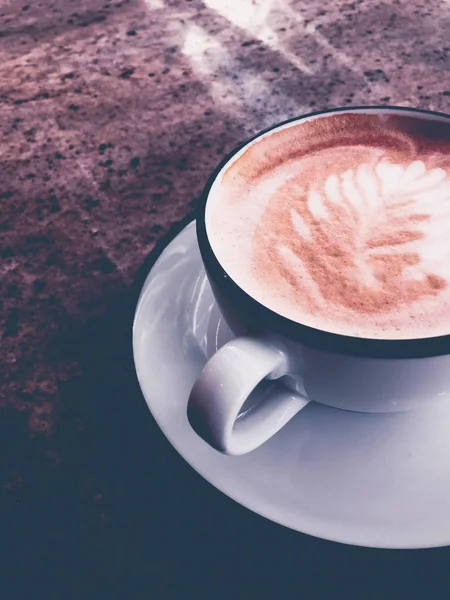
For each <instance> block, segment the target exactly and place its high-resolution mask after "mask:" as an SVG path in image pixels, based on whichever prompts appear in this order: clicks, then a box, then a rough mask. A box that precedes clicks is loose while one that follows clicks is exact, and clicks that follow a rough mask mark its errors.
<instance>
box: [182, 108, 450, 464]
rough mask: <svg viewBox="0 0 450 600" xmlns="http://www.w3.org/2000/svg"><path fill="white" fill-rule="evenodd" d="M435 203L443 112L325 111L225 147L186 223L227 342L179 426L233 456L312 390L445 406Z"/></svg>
mask: <svg viewBox="0 0 450 600" xmlns="http://www.w3.org/2000/svg"><path fill="white" fill-rule="evenodd" d="M446 206H449V207H450V117H449V116H448V115H445V114H442V113H436V112H431V111H423V110H416V109H411V108H403V107H386V106H382V107H354V108H353V107H352V108H342V109H332V110H326V111H321V112H317V113H313V114H309V115H305V116H302V117H299V118H294V119H290V120H288V121H285V122H283V123H281V124H278V125H275V126H273V127H271V128H269V129H266V130H264V131H263V132H260V133H259V134H257V135H256V136H254V137H253V138H251V139H250V140H247V141H246V142H245V143H243V144H241V145H240V146H239V147H238V148H237V149H235V150H234V151H233V152H232V153H231V154H229V155H228V156H227V157H226V158H225V159H224V161H222V163H221V164H220V165H219V166H218V167H217V169H216V170H215V171H214V173H213V174H212V176H211V177H210V179H209V181H208V182H207V185H206V187H205V189H204V192H203V198H202V203H201V207H200V209H199V212H198V217H197V223H196V225H197V237H198V244H199V248H200V253H201V256H202V260H203V263H204V267H205V271H206V274H207V277H208V280H209V283H210V285H211V288H212V291H213V294H214V297H215V299H216V301H217V304H218V307H219V309H220V311H221V313H222V316H223V318H224V320H225V321H226V323H227V324H228V326H229V327H230V329H231V330H232V332H233V333H234V335H235V336H236V338H235V339H233V340H232V341H230V342H229V343H227V344H225V346H223V347H222V348H220V349H219V350H218V351H217V352H216V353H215V354H214V355H213V356H212V358H210V359H209V361H208V362H207V364H206V365H205V367H204V369H203V371H202V373H201V374H200V376H199V378H198V379H197V381H196V382H195V384H194V386H193V388H192V391H191V393H190V397H189V402H188V419H189V422H190V423H191V426H192V427H193V429H194V430H195V431H196V432H197V433H198V434H199V435H200V436H201V437H202V438H203V439H204V440H205V441H206V442H207V443H209V444H210V445H211V446H212V447H214V448H215V449H217V450H219V451H220V452H223V453H225V454H231V455H239V454H244V453H246V452H249V451H252V450H254V449H255V448H257V447H258V446H260V445H261V444H262V443H264V442H265V441H267V440H268V439H269V438H270V437H271V436H273V435H274V434H275V433H276V432H277V431H279V430H280V429H281V428H282V427H283V426H284V425H286V423H287V422H288V421H289V420H290V419H292V417H294V415H296V414H297V413H298V412H299V411H300V410H301V409H302V408H304V407H305V406H306V405H307V404H308V403H309V402H311V401H313V402H318V403H321V404H324V405H327V406H330V407H333V408H336V409H343V410H350V411H358V412H368V413H379V412H394V411H405V410H411V409H416V408H425V407H426V406H427V405H429V404H431V403H436V402H440V401H445V400H446V396H447V395H448V394H449V393H450V235H448V234H450V211H449V210H447V208H446ZM447 232H448V233H447ZM447 253H448V257H447ZM446 317H447V318H446ZM271 380H277V382H276V383H277V384H276V385H274V386H272V387H271V391H270V393H264V394H261V398H263V399H262V401H261V402H260V403H259V404H258V403H256V405H255V403H254V401H253V399H254V398H255V397H257V395H258V392H259V390H260V389H261V387H263V386H264V385H265V384H266V383H267V381H271ZM249 404H251V405H252V406H251V408H250V409H248V410H247V408H246V407H247V406H248V405H249ZM298 418H301V415H299V416H298Z"/></svg>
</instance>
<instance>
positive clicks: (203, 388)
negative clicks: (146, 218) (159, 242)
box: [188, 107, 450, 454]
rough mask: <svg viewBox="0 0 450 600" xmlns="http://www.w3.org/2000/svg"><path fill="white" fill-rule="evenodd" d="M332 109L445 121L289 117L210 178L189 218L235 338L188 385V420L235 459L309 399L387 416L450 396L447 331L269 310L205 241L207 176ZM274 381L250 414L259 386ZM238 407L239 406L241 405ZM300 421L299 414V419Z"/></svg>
mask: <svg viewBox="0 0 450 600" xmlns="http://www.w3.org/2000/svg"><path fill="white" fill-rule="evenodd" d="M336 112H363V113H378V114H380V113H381V114H382V113H384V114H393V113H394V114H405V113H406V114H409V116H413V117H415V118H420V119H424V120H433V121H436V120H437V121H442V120H445V121H447V122H448V120H449V119H450V116H448V115H445V114H442V113H435V112H430V111H421V110H416V109H410V108H401V107H356V108H344V109H333V110H330V111H322V112H320V113H314V114H312V115H305V116H304V117H300V118H297V119H291V120H289V121H286V122H284V123H281V124H279V125H276V126H274V127H272V128H269V129H268V130H265V131H263V132H261V133H259V134H258V135H257V136H255V137H254V138H252V139H251V140H249V141H247V142H245V143H244V144H242V145H241V146H239V147H238V148H237V149H236V150H234V152H232V153H231V154H230V155H229V156H227V157H226V158H225V160H224V161H223V162H222V163H221V164H220V165H219V166H218V168H217V169H216V170H215V172H214V173H213V174H212V176H211V178H210V179H209V181H208V183H207V185H206V187H205V190H204V194H203V202H202V206H201V208H200V211H199V215H198V218H197V236H198V242H199V248H200V252H201V255H202V259H203V262H204V265H205V270H206V273H207V276H208V279H209V282H210V284H211V287H212V290H213V293H214V296H215V298H216V301H217V303H218V305H219V308H220V310H221V312H222V315H223V317H224V319H225V321H226V322H227V324H228V325H229V327H230V328H231V330H232V331H233V333H234V334H235V335H236V336H237V337H236V339H234V340H232V341H230V342H229V343H228V344H226V345H225V346H223V347H222V348H220V350H219V351H218V352H216V354H215V355H214V356H213V357H212V358H211V359H210V360H209V361H208V363H207V364H206V366H205V367H204V369H203V371H202V373H201V375H200V376H199V378H198V379H197V381H196V382H195V384H194V386H193V388H192V391H191V394H190V398H189V402H188V418H189V421H190V423H191V425H192V427H193V428H194V429H195V431H196V432H197V433H198V434H199V435H200V436H201V437H203V439H204V440H205V441H207V442H208V443H209V444H210V445H211V446H213V447H214V448H216V449H217V450H219V451H221V452H224V453H226V454H244V453H246V452H249V451H251V450H253V449H255V448H257V447H258V446H260V445H261V444H262V443H264V442H265V441H266V440H268V439H269V438H270V437H271V436H272V435H274V434H275V433H276V432H277V431H279V429H281V427H283V426H284V425H285V424H286V423H287V422H288V421H289V420H290V419H291V418H292V417H293V416H294V415H295V414H297V413H298V412H299V411H300V410H301V409H302V408H303V407H304V406H306V405H307V404H308V403H309V402H310V401H314V402H319V403H322V404H326V405H327V406H332V407H334V408H339V409H344V410H352V411H359V412H394V411H403V410H409V409H412V408H415V407H419V406H420V407H423V406H425V405H426V404H428V403H435V402H437V401H442V400H444V399H445V397H446V396H447V395H448V394H450V335H444V336H440V337H434V338H426V339H412V340H411V339H408V340H402V339H397V340H382V339H367V338H359V337H349V336H344V335H340V334H335V333H329V332H326V331H319V330H317V329H312V328H310V327H306V326H304V325H302V324H299V323H296V322H293V321H290V320H289V319H287V318H285V317H283V316H281V315H279V314H277V313H275V312H273V311H271V310H270V309H268V308H267V307H265V306H263V305H261V304H259V303H258V302H257V301H256V300H255V299H254V298H252V297H250V296H249V295H248V294H246V293H245V292H244V291H243V290H242V289H241V288H240V287H239V286H238V285H237V284H236V283H235V282H234V281H233V280H232V279H231V277H230V276H229V275H228V273H226V272H225V271H224V269H223V268H222V266H221V265H220V263H219V261H218V260H217V258H216V256H215V255H214V252H213V250H212V248H211V245H210V243H209V240H208V235H207V229H206V223H205V211H206V207H207V203H208V195H209V192H210V189H211V186H212V185H213V183H214V181H215V179H216V178H217V176H218V175H219V173H220V172H221V171H222V169H224V168H225V167H226V166H228V164H229V163H230V161H232V160H238V159H239V153H240V152H242V150H243V149H244V148H246V147H247V146H248V145H249V144H252V142H253V141H255V140H257V139H258V138H259V137H260V136H261V135H263V134H267V133H268V132H271V131H275V130H277V129H278V128H280V127H284V126H286V125H287V124H288V123H291V122H293V121H301V120H302V119H307V118H308V119H311V118H321V119H322V118H327V117H328V116H329V115H331V114H334V113H336ZM266 379H268V380H274V379H277V380H279V385H277V386H274V388H273V390H272V392H271V393H270V394H267V393H266V394H261V397H263V401H262V402H261V403H260V404H257V405H256V406H253V407H252V408H251V409H250V410H245V409H246V407H245V406H244V405H245V403H246V401H247V400H248V398H249V397H250V395H251V393H252V391H253V390H255V388H257V387H258V386H259V384H261V383H262V382H263V381H264V380H266ZM243 407H244V409H243ZM300 418H301V417H300Z"/></svg>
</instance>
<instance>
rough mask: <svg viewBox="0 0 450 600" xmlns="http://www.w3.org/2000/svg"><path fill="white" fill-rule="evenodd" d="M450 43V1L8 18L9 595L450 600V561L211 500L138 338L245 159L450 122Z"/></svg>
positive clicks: (302, 3) (1, 444) (43, 7)
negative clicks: (324, 536) (398, 113)
mask: <svg viewBox="0 0 450 600" xmlns="http://www.w3.org/2000/svg"><path fill="white" fill-rule="evenodd" d="M328 4H330V6H328ZM449 31H450V4H449V3H448V2H447V1H436V2H433V3H431V2H425V1H421V0H412V1H408V0H392V1H386V2H380V1H375V0H355V1H354V2H344V1H342V0H339V1H337V2H334V3H326V2H319V1H318V0H285V1H280V0H265V1H257V0H239V1H238V0H234V1H233V0H203V2H201V1H197V0H195V1H194V0H193V1H188V0H186V1H182V0H121V1H117V2H113V1H111V0H89V1H88V0H76V1H75V0H40V1H38V0H33V1H32V2H31V1H30V2H29V1H28V0H1V1H0V59H1V60H0V105H1V110H0V130H1V137H0V201H1V212H0V245H1V250H0V251H1V256H2V260H1V266H0V269H1V270H0V284H1V297H0V306H1V309H0V322H1V326H0V327H1V335H2V340H1V345H0V353H1V362H0V365H1V366H0V371H1V378H0V385H1V390H0V448H1V451H0V485H1V488H0V494H1V504H0V508H1V519H2V532H1V536H0V538H1V541H2V544H1V546H2V548H3V549H4V550H5V554H4V555H3V557H4V558H2V560H1V563H0V584H1V590H2V597H5V598H8V600H14V599H15V598H18V599H19V598H20V599H21V598H30V597H45V598H58V599H59V598H61V599H64V600H70V599H80V600H81V599H88V598H94V597H95V598H108V599H109V598H123V599H128V598H149V599H150V598H151V599H159V598H161V599H166V598H180V599H185V598H195V599H203V598H204V599H210V598H222V597H224V598H237V599H241V598H242V599H247V598H250V599H253V598H291V597H292V598H302V599H303V598H304V599H307V600H309V599H315V598H333V599H339V600H340V599H344V598H345V599H358V600H359V599H364V600H365V599H372V598H377V599H378V598H379V599H384V598H391V597H392V598H412V597H418V598H419V597H420V598H424V597H430V598H441V597H442V598H447V597H448V595H449V591H450V587H449V582H448V580H447V575H446V572H447V570H448V564H449V560H450V554H449V552H448V551H447V550H446V549H440V550H430V551H417V552H388V551H379V550H369V549H361V548H351V547H346V546H342V545H339V544H332V543H329V542H324V541H321V540H316V539H313V538H309V537H307V536H302V535H301V534H298V533H295V532H291V531H288V530H285V529H283V528H281V527H278V526H276V525H275V524H273V523H270V522H268V521H266V520H264V519H262V518H260V517H258V516H257V515H254V514H253V513H250V512H249V511H247V510H245V509H244V508H242V507H240V506H238V505H236V504H235V503H234V502H232V501H231V500H229V499H227V498H226V497H224V496H223V495H221V494H220V493H219V492H217V491H216V490H214V489H213V488H212V487H211V486H209V484H207V483H206V482H205V481H203V480H202V479H201V478H200V477H199V476H198V475H197V474H196V473H194V472H193V471H192V470H191V469H190V467H189V466H188V465H187V464H185V463H184V461H183V460H182V459H181V458H180V457H179V456H178V455H177V454H176V452H175V451H174V450H173V449H172V448H171V446H170V445H169V444H168V442H167V441H166V440H165V438H164V437H163V435H162V434H161V432H160V431H159V429H158V428H157V426H156V424H155V423H154V421H153V419H152V417H151V415H150V413H149V411H148V409H147V406H146V404H145V402H144V400H143V398H142V396H141V394H140V390H139V386H138V384H137V381H136V377H135V373H134V367H133V361H132V355H131V347H130V334H131V320H132V314H133V308H134V304H135V301H136V293H137V290H138V287H139V283H140V282H141V281H142V277H143V275H144V274H145V267H144V268H141V265H142V264H143V262H144V260H145V258H146V257H147V255H148V254H149V252H150V251H151V250H152V248H153V247H154V245H155V244H156V243H157V242H158V240H160V239H161V238H162V237H163V236H164V235H165V234H166V233H167V232H168V231H169V230H170V228H171V226H172V225H173V224H174V223H176V222H177V221H178V220H179V219H181V218H183V217H185V216H186V215H187V214H188V213H190V211H191V210H192V209H193V208H195V206H196V203H197V199H198V197H199V194H200V192H201V189H202V186H203V184H204V182H205V181H206V178H207V175H208V173H209V172H210V171H211V169H212V168H213V167H214V166H215V165H216V163H217V162H218V161H219V159H220V158H221V157H222V156H223V155H224V154H225V153H226V152H227V151H228V150H231V149H232V148H233V147H234V146H235V145H236V143H237V142H238V141H240V140H242V139H243V138H245V137H247V136H248V135H250V134H252V133H254V132H256V131H258V130H259V129H261V128H263V127H265V126H267V125H269V124H272V123H274V122H276V121H279V120H282V119H284V118H287V117H291V116H294V115H296V114H300V113H304V112H307V111H310V110H316V109H320V108H325V107H332V106H339V105H341V106H342V105H352V104H379V103H382V104H386V103H389V104H399V105H407V106H416V107H422V108H432V109H435V110H442V111H446V110H449V109H450V80H449V78H448V71H449V68H450V40H449V38H448V32H449ZM133 282H134V285H133ZM449 518H450V516H449ZM31 594H32V596H31Z"/></svg>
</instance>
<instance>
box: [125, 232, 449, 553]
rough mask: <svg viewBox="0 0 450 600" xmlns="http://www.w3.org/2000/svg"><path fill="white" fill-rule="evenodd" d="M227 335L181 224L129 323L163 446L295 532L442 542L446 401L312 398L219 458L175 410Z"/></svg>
mask: <svg viewBox="0 0 450 600" xmlns="http://www.w3.org/2000/svg"><path fill="white" fill-rule="evenodd" d="M232 337H233V336H232V333H231V331H230V330H229V329H228V327H227V326H226V324H225V323H224V321H223V319H222V318H221V315H220V313H219V311H218V308H217V306H216V304H215V301H214V297H213V295H212V292H211V289H210V287H209V284H208V281H207V279H206V275H205V272H204V269H203V265H202V261H201V258H200V253H199V250H198V246H197V238H196V233H195V223H193V222H191V223H190V224H189V225H187V226H186V228H185V229H183V231H182V232H181V233H179V234H178V235H177V236H176V237H175V238H174V239H173V240H172V241H171V242H170V243H169V244H168V245H167V246H166V248H165V249H164V250H163V252H162V253H161V254H160V256H159V257H158V259H157V260H156V262H155V263H154V265H153V267H152V269H151V271H150V273H149V275H148V276H147V279H146V281H145V284H144V287H143V289H142V292H141V296H140V299H139V302H138V306H137V310H136V315H135V321H134V326H133V348H134V360H135V365H136V372H137V376H138V379H139V383H140V386H141V389H142V392H143V395H144V397H145V400H146V402H147V404H148V406H149V408H150V411H151V413H152V414H153V417H154V418H155V420H156V422H157V423H158V425H159V427H160V428H161V430H162V431H163V433H164V434H165V436H166V437H167V439H168V440H169V442H170V443H171V444H172V445H173V446H174V448H175V449H176V450H177V451H178V452H179V453H180V455H181V456H182V457H183V458H184V459H185V460H186V461H187V462H188V463H189V464H190V465H191V466H192V467H193V468H194V469H195V470H196V471H197V472H198V473H200V475H202V476H203V477H204V478H205V479H206V480H207V481H209V482H210V483H211V484H212V485H213V486H215V487H216V488H217V489H219V490H220V491H222V492H223V493H224V494H226V495H227V496H229V497H230V498H232V499H233V500H235V501H236V502H239V503H240V504H242V505H243V506H245V507H247V508H249V509H250V510H252V511H254V512H256V513H259V514H260V515H262V516H264V517H266V518H268V519H271V520H272V521H275V522H277V523H280V524H281V525H284V526H286V527H290V528H292V529H295V530H298V531H300V532H302V533H306V534H309V535H312V536H316V537H320V538H324V539H328V540H332V541H336V542H342V543H346V544H353V545H360V546H371V547H377V548H403V549H405V548H429V547H436V546H446V545H450V516H449V507H450V405H448V406H447V405H439V406H436V407H433V408H427V409H426V410H423V411H422V410H419V411H414V412H407V413H390V414H363V413H355V412H346V411H340V410H336V409H333V408H328V407H325V406H321V405H318V404H315V403H313V402H312V403H310V404H309V405H308V406H307V407H306V408H304V409H303V410H302V411H301V412H300V413H298V415H296V417H294V419H292V421H290V422H289V423H288V425H286V426H285V427H284V428H283V429H282V430H281V431H280V432H279V433H278V434H277V435H275V436H274V437H273V438H272V439H270V440H269V441H268V442H266V443H265V444H264V445H263V446H261V447H260V448H258V449H257V450H255V451H253V452H251V453H249V454H247V455H244V456H225V455H222V454H220V453H219V452H217V451H216V450H213V449H212V448H211V447H209V446H208V445H207V444H206V443H205V442H204V441H203V440H202V439H200V438H199V437H198V436H197V435H196V434H195V433H194V431H193V430H192V429H191V427H190V425H189V423H188V420H187V417H186V405H187V400H188V396H189V392H190V390H191V387H192V385H193V383H194V381H195V380H196V378H197V377H198V375H199V374H200V372H201V370H202V368H203V366H204V364H205V362H206V360H207V359H208V358H209V357H210V356H211V355H212V354H213V353H214V352H215V351H216V350H217V349H218V348H219V347H220V346H222V345H223V344H224V343H226V342H227V341H229V340H230V339H231V338H232ZM272 385H276V384H272ZM361 393H364V392H363V390H362V391H361Z"/></svg>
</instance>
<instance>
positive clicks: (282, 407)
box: [188, 337, 309, 455]
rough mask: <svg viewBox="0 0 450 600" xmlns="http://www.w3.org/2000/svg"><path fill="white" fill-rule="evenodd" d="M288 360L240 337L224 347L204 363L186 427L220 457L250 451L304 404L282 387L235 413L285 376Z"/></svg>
mask: <svg viewBox="0 0 450 600" xmlns="http://www.w3.org/2000/svg"><path fill="white" fill-rule="evenodd" d="M287 368H288V359H287V357H286V355H285V354H284V352H283V351H282V350H280V349H279V348H277V347H276V346H275V345H272V344H271V343H270V342H268V341H264V340H258V339H255V338H250V337H241V338H237V339H234V340H232V341H231V342H228V344H225V346H223V347H222V348H220V350H218V351H217V352H216V353H215V354H214V356H213V357H212V358H211V359H210V360H209V361H208V362H207V363H206V365H205V367H204V369H203V371H202V373H201V374H200V376H199V378H198V379H197V381H196V382H195V384H194V386H193V388H192V391H191V394H190V397H189V402H188V419H189V422H190V424H191V426H192V428H193V429H194V430H195V431H196V432H197V433H198V435H200V437H202V438H203V439H204V440H205V441H206V442H207V443H208V444H210V445H211V446H212V447H213V448H215V449H216V450H219V451H220V452H223V453H224V454H233V455H238V454H245V453H246V452H250V451H251V450H254V449H255V448H257V447H258V446H260V445H261V444H263V443H264V442H265V441H267V440H268V439H269V438H270V437H272V436H273V435H274V434H275V433H276V432H277V431H279V430H280V429H281V428H282V427H283V426H284V425H285V424H286V423H287V422H288V421H289V420H290V419H292V417H293V416H294V415H295V414H297V413H298V411H299V410H301V409H302V408H303V407H304V406H306V405H307V404H308V402H309V400H308V399H307V398H305V397H304V396H301V395H300V394H296V393H295V392H292V391H290V390H288V389H287V388H285V387H283V386H282V385H280V386H278V387H276V388H275V390H274V391H273V393H271V394H270V395H269V396H268V397H267V398H266V399H264V400H263V401H262V402H261V403H260V404H258V405H257V406H255V407H254V408H252V409H251V410H249V411H248V412H247V413H245V414H244V415H242V416H239V418H238V415H239V411H240V410H241V408H242V406H243V405H244V403H245V401H246V400H247V398H248V397H249V395H250V394H251V392H252V391H253V390H254V389H255V388H256V386H257V385H258V384H259V383H261V381H263V380H264V379H278V378H279V377H282V376H283V375H285V374H286V372H287Z"/></svg>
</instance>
